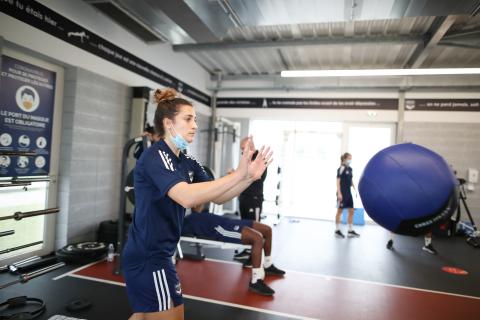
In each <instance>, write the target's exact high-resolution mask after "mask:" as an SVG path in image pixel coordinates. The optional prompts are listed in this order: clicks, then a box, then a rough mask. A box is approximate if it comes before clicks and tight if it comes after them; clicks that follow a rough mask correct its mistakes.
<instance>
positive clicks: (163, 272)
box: [162, 269, 171, 309]
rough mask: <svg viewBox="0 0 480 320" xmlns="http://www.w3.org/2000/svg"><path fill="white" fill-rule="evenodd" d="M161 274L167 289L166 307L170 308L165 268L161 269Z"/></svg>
mask: <svg viewBox="0 0 480 320" xmlns="http://www.w3.org/2000/svg"><path fill="white" fill-rule="evenodd" d="M162 276H163V281H164V283H165V287H166V289H167V309H170V306H171V303H170V302H171V301H170V288H169V287H168V282H167V277H166V276H165V270H164V269H162Z"/></svg>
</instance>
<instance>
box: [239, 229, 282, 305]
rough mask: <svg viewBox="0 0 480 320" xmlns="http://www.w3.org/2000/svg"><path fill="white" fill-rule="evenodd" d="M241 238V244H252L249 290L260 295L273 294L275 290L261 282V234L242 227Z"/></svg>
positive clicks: (263, 274) (262, 276) (263, 272)
mask: <svg viewBox="0 0 480 320" xmlns="http://www.w3.org/2000/svg"><path fill="white" fill-rule="evenodd" d="M241 240H242V243H243V244H249V245H251V246H252V279H251V281H250V284H249V288H250V290H252V291H254V292H256V293H258V294H261V295H266V296H271V295H273V294H274V293H275V291H273V290H272V289H271V288H270V287H269V286H267V285H266V284H265V283H264V282H263V279H264V278H265V271H264V270H263V268H262V266H261V264H262V250H263V236H262V234H261V233H260V232H258V231H256V230H254V229H252V228H250V227H243V229H242V239H241Z"/></svg>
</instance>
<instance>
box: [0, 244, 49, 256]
mask: <svg viewBox="0 0 480 320" xmlns="http://www.w3.org/2000/svg"><path fill="white" fill-rule="evenodd" d="M42 243H43V241H37V242H32V243H27V244H24V245H21V246H18V247H13V248H8V249H5V250H2V251H0V254H5V253H9V252H12V251H16V250H20V249H25V248H28V247H33V246H36V245H37V244H42Z"/></svg>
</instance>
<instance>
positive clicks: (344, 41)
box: [172, 35, 425, 52]
mask: <svg viewBox="0 0 480 320" xmlns="http://www.w3.org/2000/svg"><path fill="white" fill-rule="evenodd" d="M424 41H425V36H424V35H396V36H356V37H320V38H311V39H293V40H290V39H289V40H283V39H280V40H270V41H235V42H234V41H228V42H208V43H195V44H177V45H173V46H172V47H173V50H174V51H177V52H193V51H211V50H215V51H217V50H231V49H248V48H282V47H296V46H319V45H349V44H406V43H411V44H418V43H421V42H424Z"/></svg>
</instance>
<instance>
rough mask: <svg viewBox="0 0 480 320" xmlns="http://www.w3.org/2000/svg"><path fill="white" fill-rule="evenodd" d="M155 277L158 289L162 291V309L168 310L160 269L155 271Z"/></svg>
mask: <svg viewBox="0 0 480 320" xmlns="http://www.w3.org/2000/svg"><path fill="white" fill-rule="evenodd" d="M162 270H163V269H162ZM157 278H158V282H159V283H160V291H161V292H162V302H163V308H162V311H165V310H168V308H169V305H168V304H167V297H166V294H165V283H164V282H163V278H162V275H161V274H160V271H157Z"/></svg>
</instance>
